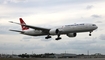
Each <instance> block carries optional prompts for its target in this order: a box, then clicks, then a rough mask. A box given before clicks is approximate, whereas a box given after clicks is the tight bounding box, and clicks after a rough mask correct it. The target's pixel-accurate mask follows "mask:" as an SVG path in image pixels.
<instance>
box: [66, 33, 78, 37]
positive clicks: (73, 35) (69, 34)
mask: <svg viewBox="0 0 105 60" xmlns="http://www.w3.org/2000/svg"><path fill="white" fill-rule="evenodd" d="M67 36H68V37H76V36H77V33H68V34H67Z"/></svg>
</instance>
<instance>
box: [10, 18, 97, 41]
mask: <svg viewBox="0 0 105 60" xmlns="http://www.w3.org/2000/svg"><path fill="white" fill-rule="evenodd" d="M19 20H20V23H16V22H12V21H10V22H11V23H15V24H19V25H21V27H22V30H21V31H19V30H10V31H14V32H20V33H21V34H24V35H30V36H43V35H47V36H46V37H45V39H49V38H51V35H57V38H56V39H55V40H60V39H61V37H60V35H62V34H65V35H67V36H68V37H76V35H77V33H79V32H89V36H91V32H93V31H94V30H95V29H97V28H98V27H97V26H96V25H95V24H90V23H82V24H72V25H64V26H61V27H58V28H51V29H50V28H44V27H37V26H31V25H27V24H26V23H25V22H24V21H23V19H22V18H19Z"/></svg>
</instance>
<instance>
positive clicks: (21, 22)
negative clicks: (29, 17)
mask: <svg viewBox="0 0 105 60" xmlns="http://www.w3.org/2000/svg"><path fill="white" fill-rule="evenodd" d="M19 20H20V24H21V27H22V30H28V29H29V28H28V27H26V26H23V25H26V23H25V22H24V21H23V19H22V18H19Z"/></svg>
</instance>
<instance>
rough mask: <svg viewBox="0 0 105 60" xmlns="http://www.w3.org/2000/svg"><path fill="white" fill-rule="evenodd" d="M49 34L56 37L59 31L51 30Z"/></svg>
mask: <svg viewBox="0 0 105 60" xmlns="http://www.w3.org/2000/svg"><path fill="white" fill-rule="evenodd" d="M49 33H50V34H51V35H56V34H57V33H59V30H58V29H51V30H50V31H49Z"/></svg>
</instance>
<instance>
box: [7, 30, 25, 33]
mask: <svg viewBox="0 0 105 60" xmlns="http://www.w3.org/2000/svg"><path fill="white" fill-rule="evenodd" d="M9 31H14V32H20V33H23V31H19V30H9Z"/></svg>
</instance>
